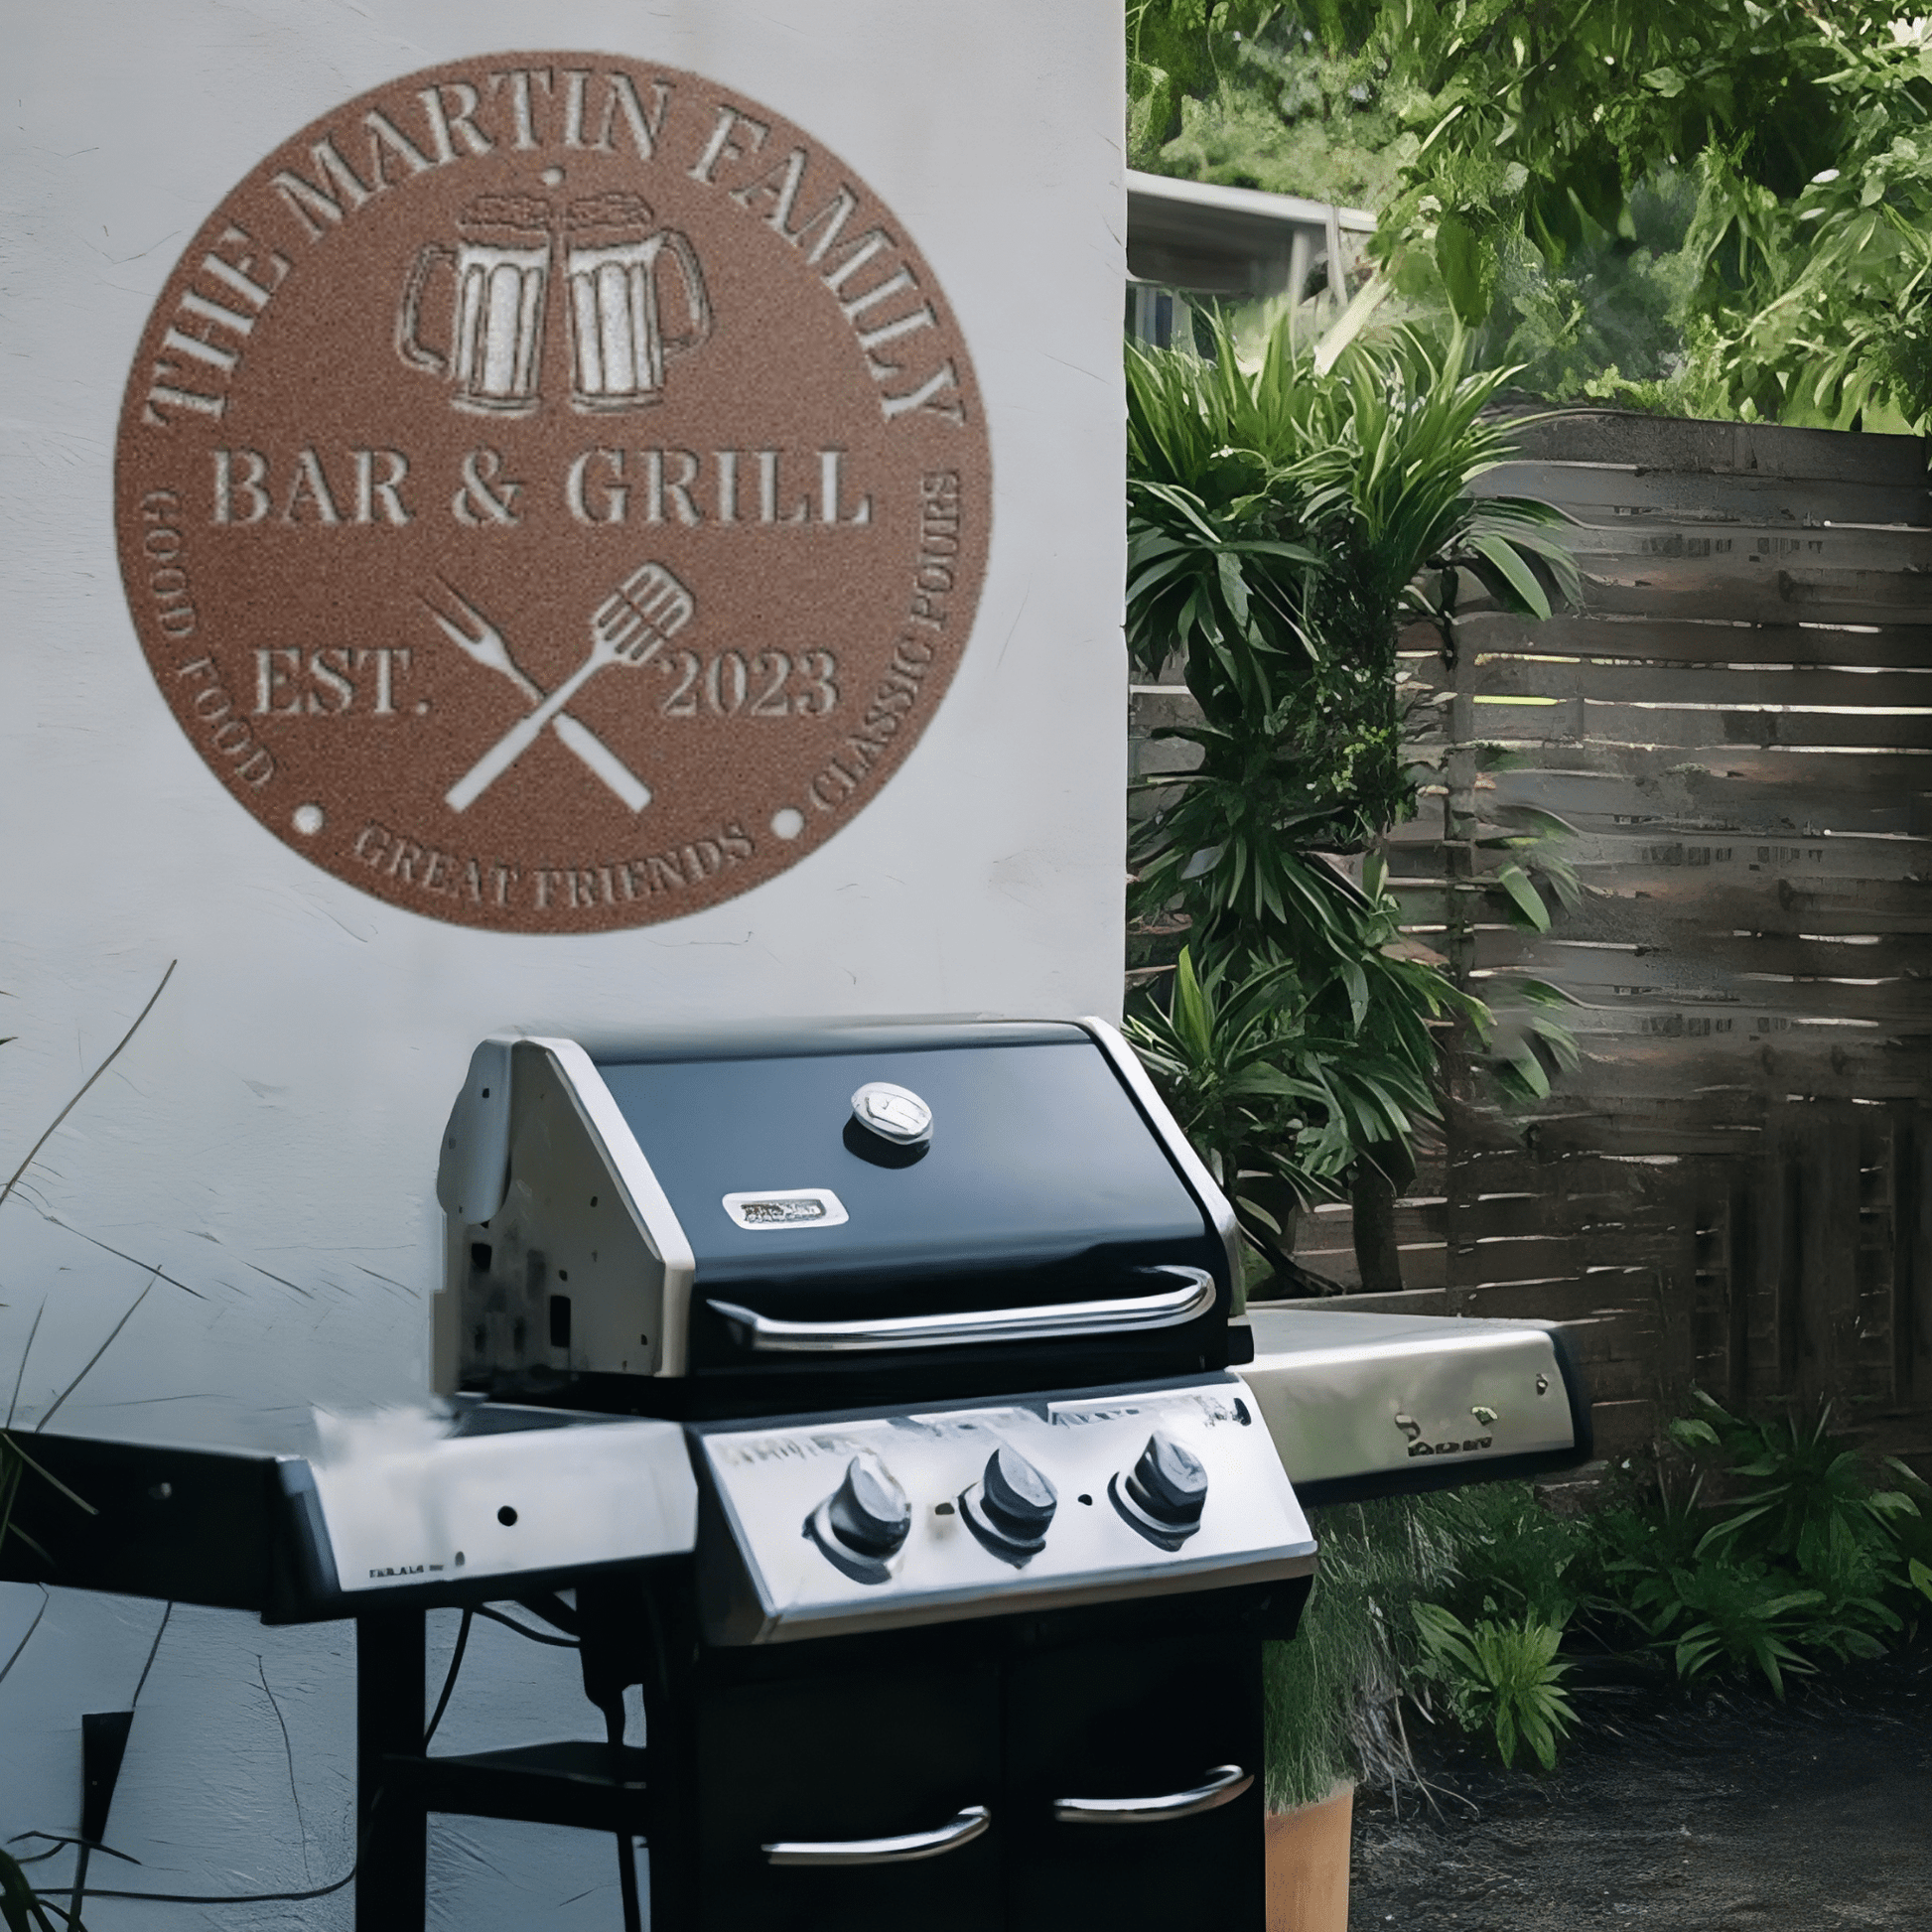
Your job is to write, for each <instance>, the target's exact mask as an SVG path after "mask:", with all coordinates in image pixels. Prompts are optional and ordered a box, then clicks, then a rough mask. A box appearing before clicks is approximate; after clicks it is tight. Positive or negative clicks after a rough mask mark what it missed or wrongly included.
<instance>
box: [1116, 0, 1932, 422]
mask: <svg viewBox="0 0 1932 1932" xmlns="http://www.w3.org/2000/svg"><path fill="white" fill-rule="evenodd" d="M1129 22H1130V55H1131V54H1132V50H1133V48H1134V47H1135V46H1137V45H1138V46H1139V47H1140V49H1141V50H1142V53H1141V55H1140V57H1139V58H1130V67H1129V84H1130V92H1131V94H1132V95H1133V98H1134V101H1135V112H1136V118H1135V122H1134V129H1133V132H1134V134H1135V136H1136V138H1137V139H1138V141H1139V143H1140V145H1139V147H1138V149H1137V153H1138V155H1139V157H1140V159H1141V161H1142V164H1143V165H1150V164H1151V165H1156V166H1161V165H1166V161H1165V160H1164V159H1163V158H1161V157H1160V154H1159V142H1166V141H1170V140H1172V139H1173V137H1174V136H1177V135H1179V134H1181V133H1182V132H1183V125H1182V124H1183V122H1184V121H1185V120H1186V119H1187V114H1186V105H1187V103H1188V102H1189V101H1190V100H1192V101H1207V100H1210V99H1220V100H1226V99H1227V97H1228V96H1229V94H1230V90H1231V89H1234V88H1236V87H1237V84H1238V85H1240V86H1245V87H1246V88H1248V89H1249V91H1250V94H1251V95H1252V94H1253V93H1254V92H1255V91H1256V90H1259V93H1260V94H1261V95H1262V96H1264V97H1267V98H1269V99H1270V101H1271V105H1272V109H1273V111H1274V112H1275V113H1276V117H1277V118H1278V119H1279V120H1281V121H1282V122H1284V123H1294V122H1296V121H1298V120H1304V119H1307V118H1308V117H1309V114H1310V111H1311V108H1310V101H1309V97H1308V89H1307V87H1306V85H1305V84H1304V85H1301V86H1300V88H1299V91H1298V85H1297V83H1296V81H1295V79H1294V75H1295V74H1297V73H1299V74H1303V75H1306V74H1307V73H1308V72H1310V71H1311V70H1312V69H1314V68H1315V67H1317V66H1319V65H1320V64H1323V63H1325V64H1326V70H1332V71H1335V72H1340V73H1345V74H1346V75H1347V76H1348V85H1347V86H1346V88H1337V87H1335V86H1332V85H1330V86H1328V87H1327V88H1326V90H1325V92H1324V95H1323V99H1322V101H1321V103H1320V111H1321V113H1322V115H1323V117H1324V124H1325V125H1326V127H1327V128H1328V129H1329V131H1330V132H1331V133H1332V134H1334V135H1335V137H1336V138H1337V139H1338V140H1339V141H1340V143H1341V144H1342V145H1344V146H1346V145H1347V144H1348V143H1349V142H1351V141H1359V140H1361V139H1362V138H1363V137H1364V136H1365V135H1367V136H1371V137H1372V138H1373V139H1374V140H1375V141H1376V142H1377V143H1378V144H1379V146H1378V157H1379V158H1380V159H1381V160H1382V161H1384V162H1385V163H1387V164H1389V165H1390V166H1391V168H1392V171H1393V180H1392V181H1391V182H1390V184H1389V186H1388V188H1387V190H1386V192H1385V193H1384V194H1383V195H1382V196H1381V198H1380V200H1379V204H1378V214H1379V218H1380V230H1379V234H1378V240H1377V244H1376V245H1377V248H1378V251H1379V252H1380V254H1381V256H1382V259H1383V262H1384V265H1385V268H1386V270H1387V272H1388V274H1389V275H1390V277H1391V279H1392V280H1393V282H1394V283H1395V285H1396V286H1397V287H1399V288H1401V289H1402V290H1404V291H1405V292H1406V293H1408V294H1410V295H1411V296H1417V297H1433V298H1440V299H1441V300H1443V301H1445V302H1446V303H1447V304H1448V305H1449V307H1450V308H1451V309H1452V310H1453V312H1454V314H1455V315H1456V316H1457V317H1458V318H1460V319H1461V320H1462V321H1463V322H1464V323H1465V324H1466V325H1468V326H1469V327H1471V328H1475V327H1477V326H1478V325H1480V324H1482V323H1484V322H1485V321H1487V322H1489V323H1490V325H1491V333H1492V335H1493V334H1496V333H1504V334H1506V333H1507V332H1506V331H1504V332H1497V331H1496V330H1495V327H1494V317H1495V315H1496V312H1497V310H1498V308H1499V307H1502V308H1505V309H1508V308H1512V307H1515V308H1518V309H1520V308H1522V307H1523V306H1525V305H1526V303H1533V302H1535V301H1537V300H1539V299H1543V298H1544V297H1545V296H1546V295H1547V288H1532V289H1530V290H1529V291H1528V293H1527V295H1526V293H1525V287H1524V284H1525V282H1526V279H1527V280H1529V281H1535V280H1536V279H1537V278H1535V277H1529V278H1526V277H1525V275H1524V273H1523V270H1522V266H1521V265H1522V264H1523V263H1524V262H1525V261H1526V260H1534V262H1535V263H1536V264H1538V266H1539V268H1540V270H1541V272H1542V276H1543V277H1544V278H1562V277H1564V276H1565V275H1567V274H1568V273H1570V272H1571V271H1572V269H1573V267H1574V265H1575V264H1576V263H1577V262H1578V261H1579V260H1580V259H1585V258H1588V257H1591V256H1592V255H1598V254H1600V253H1601V252H1602V251H1603V250H1604V249H1606V248H1607V249H1609V250H1611V251H1619V250H1621V251H1629V250H1634V249H1636V248H1637V247H1638V246H1639V245H1640V242H1641V234H1640V226H1641V222H1642V198H1643V197H1644V195H1645V194H1646V193H1648V192H1650V191H1651V189H1652V188H1653V186H1654V184H1655V183H1657V182H1658V181H1659V180H1660V179H1669V178H1677V179H1682V180H1687V181H1689V182H1691V183H1693V184H1694V185H1695V189H1696V192H1697V195H1698V206H1697V210H1696V215H1695V218H1694V220H1693V221H1692V222H1691V224H1690V227H1689V231H1688V234H1687V236H1686V243H1687V246H1686V249H1685V255H1686V272H1685V274H1684V275H1682V276H1681V277H1678V278H1673V286H1672V288H1671V291H1670V294H1671V299H1672V302H1673V304H1674V306H1675V311H1676V314H1675V322H1676V324H1677V326H1678V327H1679V328H1680V329H1681V331H1682V341H1683V354H1682V367H1681V369H1680V375H1681V377H1682V380H1681V381H1680V382H1679V384H1678V389H1677V396H1676V401H1677V404H1678V406H1679V407H1684V408H1689V409H1695V410H1699V411H1704V412H1710V413H1725V414H1739V415H1743V416H1746V417H1750V416H1759V417H1765V418H1776V419H1780V420H1785V421H1807V422H1828V423H1842V424H1848V425H1849V424H1851V423H1853V422H1856V421H1860V420H1864V421H1876V420H1881V421H1883V422H1885V423H1887V424H1888V425H1890V426H1894V427H1904V426H1906V425H1908V424H1909V425H1914V426H1917V425H1922V424H1924V423H1925V422H1926V421H1927V420H1928V419H1929V418H1932V291H1928V280H1929V279H1932V278H1928V274H1927V270H1928V267H1932V242H1928V235H1932V219H1928V217H1932V207H1928V206H1927V205H1926V204H1927V202H1928V200H1929V199H1932V189H1929V188H1928V186H1927V170H1926V167H1925V161H1926V158H1927V154H1928V148H1929V147H1932V27H1928V23H1927V22H1925V21H1923V20H1916V19H1910V18H1906V17H1904V16H1903V15H1902V13H1901V11H1900V10H1899V9H1898V8H1897V7H1896V6H1895V5H1893V4H1878V3H1877V0H1830V4H1829V5H1825V4H1820V0H1707V4H1705V5H1703V6H1700V7H1696V8H1691V7H1685V6H1682V5H1680V4H1677V0H1304V3H1303V4H1300V5H1291V6H1256V5H1253V4H1244V5H1242V6H1240V7H1239V8H1236V7H1234V6H1230V5H1219V6H1216V5H1212V4H1209V0H1138V3H1137V4H1136V5H1135V6H1134V7H1131V8H1130V11H1129ZM1151 57H1159V58H1158V59H1156V58H1151ZM1162 61H1170V62H1172V63H1173V65H1172V66H1163V65H1161V62H1162ZM1285 64H1286V65H1285ZM1284 75H1287V76H1288V77H1287V78H1284ZM1341 101H1346V102H1347V103H1348V105H1347V107H1346V109H1343V108H1341V107H1340V106H1339V105H1338V103H1339V102H1341ZM1245 111H1247V110H1244V112H1245ZM1223 118H1224V119H1226V118H1227V116H1225V115H1224V117H1223ZM1237 118H1238V117H1237ZM1351 122H1352V123H1354V125H1352V126H1351V125H1350V123H1351ZM1371 123H1372V125H1371ZM1243 124H1244V125H1245V123H1243ZM1228 125H1230V126H1232V125H1234V121H1233V120H1231V119H1230V120H1228ZM1157 136H1158V137H1159V141H1157ZM1265 145H1266V144H1265V143H1264V144H1262V146H1264V147H1265ZM1225 146H1226V143H1225V142H1223V143H1222V148H1223V149H1225ZM1212 148H1213V143H1212V142H1210V141H1204V140H1200V141H1195V142H1194V143H1193V145H1192V147H1191V148H1189V147H1188V145H1187V143H1184V142H1183V143H1181V144H1180V145H1179V146H1178V147H1176V148H1175V149H1173V151H1172V156H1171V158H1172V159H1173V162H1174V163H1176V164H1177V165H1181V166H1186V167H1194V166H1199V165H1202V164H1203V163H1204V162H1206V163H1207V165H1211V166H1213V167H1214V168H1215V169H1216V170H1217V172H1218V177H1219V178H1221V179H1231V178H1233V177H1232V174H1231V173H1230V170H1231V168H1232V166H1233V164H1232V162H1231V159H1230V157H1229V156H1228V155H1227V154H1226V153H1225V152H1216V153H1215V154H1214V156H1213V159H1212V161H1211V162H1207V157H1208V154H1209V150H1210V149H1212ZM1183 150H1185V151H1184V152H1183ZM1257 185H1261V184H1260V183H1259V182H1257ZM1266 185H1267V186H1270V187H1286V188H1292V187H1293V186H1294V184H1293V183H1291V182H1288V181H1280V182H1277V181H1270V182H1268V183H1267V184H1266ZM1304 192H1307V191H1306V190H1304ZM1513 265H1514V267H1513ZM1680 284H1681V285H1680ZM1639 372H1640V373H1643V372H1644V371H1639Z"/></svg>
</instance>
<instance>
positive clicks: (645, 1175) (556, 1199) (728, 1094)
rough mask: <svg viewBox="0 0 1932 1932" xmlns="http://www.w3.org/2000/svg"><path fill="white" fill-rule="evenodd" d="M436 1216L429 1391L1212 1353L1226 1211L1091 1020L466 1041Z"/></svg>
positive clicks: (1226, 1283)
mask: <svg viewBox="0 0 1932 1932" xmlns="http://www.w3.org/2000/svg"><path fill="white" fill-rule="evenodd" d="M438 1194H439V1197H440V1198H441V1200H442V1202H443V1205H444V1208H445V1211H446V1213H447V1214H448V1216H449V1222H450V1249H449V1253H450V1268H449V1287H450V1289H451V1291H452V1293H451V1294H449V1295H446V1297H445V1298H444V1300H445V1304H446V1305H447V1307H446V1311H445V1314H446V1319H445V1323H444V1328H445V1330H446V1332H443V1333H441V1334H440V1335H439V1375H440V1376H441V1377H443V1378H445V1379H446V1380H447V1382H449V1383H454V1382H455V1381H456V1380H457V1379H458V1378H459V1377H462V1378H464V1379H468V1380H470V1381H472V1382H473V1383H474V1382H476V1381H479V1380H481V1381H483V1382H488V1381H489V1380H490V1378H491V1377H492V1376H495V1377H497V1378H501V1377H502V1376H503V1375H504V1374H505V1373H508V1374H512V1375H514V1374H518V1373H525V1374H527V1373H530V1372H532V1371H534V1372H537V1373H539V1374H541V1373H545V1372H547V1373H552V1374H555V1373H559V1372H561V1373H587V1372H588V1373H593V1374H618V1375H626V1376H636V1375H656V1376H666V1375H668V1376H679V1375H683V1374H686V1373H690V1372H709V1371H713V1370H717V1371H722V1372H732V1371H735V1370H738V1369H740V1368H743V1367H744V1366H746V1365H748V1364H749V1365H751V1366H753V1367H755V1368H756V1367H759V1366H772V1365H776V1366H777V1367H778V1368H782V1367H784V1366H785V1365H786V1364H787V1363H789V1362H791V1361H793V1360H797V1359H802V1358H806V1357H819V1358H824V1357H830V1356H846V1357H850V1356H865V1355H873V1356H891V1355H896V1354H897V1353H899V1352H900V1351H912V1352H914V1353H916V1354H917V1355H919V1356H920V1357H921V1358H922V1359H925V1360H927V1361H938V1360H942V1359H944V1358H945V1355H946V1351H955V1352H957V1351H964V1350H970V1349H986V1348H996V1349H997V1348H1001V1347H1007V1346H1010V1345H1013V1344H1024V1343H1030V1342H1040V1343H1065V1342H1069V1341H1073V1340H1076V1339H1077V1338H1081V1337H1107V1338H1110V1340H1111V1342H1113V1343H1115V1344H1119V1345H1124V1346H1131V1347H1136V1348H1140V1347H1143V1346H1147V1345H1149V1344H1147V1343H1146V1341H1145V1338H1146V1337H1147V1336H1150V1335H1154V1334H1157V1333H1159V1332H1160V1331H1164V1330H1174V1331H1181V1330H1185V1331H1186V1333H1185V1336H1184V1337H1182V1336H1181V1335H1179V1334H1178V1333H1176V1335H1175V1338H1174V1344H1173V1345H1174V1347H1175V1348H1176V1349H1177V1350H1178V1352H1179V1353H1181V1354H1191V1355H1192V1356H1193V1358H1194V1361H1195V1365H1196V1366H1198V1365H1199V1364H1200V1362H1202V1361H1204V1360H1219V1359H1223V1358H1224V1355H1225V1348H1226V1317H1227V1311H1228V1305H1229V1301H1230V1292H1231V1287H1232V1281H1233V1266H1234V1261H1233V1248H1234V1223H1233V1216H1232V1213H1231V1211H1230V1210H1229V1208H1228V1206H1227V1203H1226V1201H1225V1200H1224V1199H1223V1198H1222V1196H1221V1194H1220V1192H1219V1190H1218V1188H1216V1187H1215V1185H1214V1183H1213V1181H1212V1180H1211V1179H1210V1178H1209V1176H1208V1175H1207V1173H1206V1172H1205V1170H1204V1169H1203V1168H1202V1167H1201V1165H1200V1163H1199V1161H1198V1160H1197V1159H1196V1157H1195V1156H1194V1155H1193V1153H1192V1151H1191V1149H1189V1148H1188V1147H1187V1144H1186V1142H1185V1140H1184V1139H1183V1137H1182V1136H1181V1135H1180V1133H1179V1131H1178V1129H1177V1128H1176V1127H1175V1126H1174V1123H1173V1119H1172V1117H1171V1116H1170V1115H1169V1114H1168V1112H1167V1110H1166V1108H1165V1107H1164V1106H1163V1105H1162V1103H1161V1101H1160V1099H1159V1097H1158V1096H1157V1095H1156V1094H1155V1092H1154V1090H1153V1088H1152V1086H1151V1084H1150V1083H1149V1082H1148V1080H1147V1077H1146V1075H1145V1073H1144V1072H1143V1071H1142V1070H1141V1067H1140V1064H1139V1062H1138V1061H1137V1060H1135V1058H1134V1056H1133V1054H1132V1053H1131V1051H1130V1050H1129V1049H1128V1048H1127V1047H1126V1045H1125V1043H1124V1042H1123V1041H1122V1040H1121V1039H1120V1037H1119V1035H1117V1034H1116V1033H1114V1031H1113V1030H1112V1029H1111V1028H1110V1027H1108V1026H1107V1025H1106V1024H1105V1023H1104V1022H1101V1021H1086V1022H1082V1023H1080V1024H1078V1025H1072V1024H1054V1023H1027V1024H1020V1023H972V1024H960V1025H882V1026H866V1027H841V1028H827V1029H821V1030H816V1031H813V1030H806V1029H800V1030H799V1031H797V1032H795V1033H794V1034H792V1035H788V1036H784V1037H772V1036H768V1035H767V1036H764V1037H746V1036H741V1037H738V1038H725V1039H717V1038H713V1039H688V1040H680V1041H676V1042H673V1043H661V1042H653V1043H652V1044H650V1045H648V1046H638V1047H633V1048H628V1049H624V1050H613V1051H604V1052H600V1053H599V1054H597V1056H596V1057H595V1058H593V1056H592V1055H591V1054H589V1053H587V1052H586V1051H585V1050H584V1049H583V1048H582V1047H581V1046H579V1045H577V1044H576V1043H575V1042H572V1041H568V1040H545V1039H524V1040H510V1039H494V1040H488V1041H485V1042H484V1043H483V1045H482V1046H480V1047H479V1048H478V1050H477V1054H476V1056H475V1058H474V1060H473V1063H472V1067H471V1073H470V1078H469V1080H468V1081H467V1082H466V1084H465V1088H464V1092H463V1094H462V1096H461V1097H460V1098H459V1100H458V1102H457V1106H456V1109H455V1111H454V1113H453V1114H452V1117H451V1122H450V1127H449V1129H448V1131H447V1132H446V1134H445V1137H444V1146H443V1150H442V1162H441V1170H440V1173H439V1177H438ZM451 1315H459V1316H460V1320H455V1321H453V1320H450V1319H448V1318H447V1317H448V1316H451ZM1159 1345H1160V1346H1163V1347H1166V1346H1168V1345H1169V1344H1168V1343H1166V1342H1163V1343H1161V1344H1159ZM1142 1372H1143V1373H1146V1372H1155V1373H1158V1372H1161V1370H1160V1367H1159V1365H1158V1364H1156V1363H1154V1362H1152V1361H1150V1362H1149V1364H1148V1366H1147V1368H1146V1369H1144V1370H1143V1371H1142Z"/></svg>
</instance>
